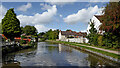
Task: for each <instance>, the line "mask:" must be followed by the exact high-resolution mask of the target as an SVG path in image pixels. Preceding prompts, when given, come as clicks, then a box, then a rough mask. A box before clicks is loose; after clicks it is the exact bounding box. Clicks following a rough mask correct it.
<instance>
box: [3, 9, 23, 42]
mask: <svg viewBox="0 0 120 68" xmlns="http://www.w3.org/2000/svg"><path fill="white" fill-rule="evenodd" d="M2 33H3V34H4V35H5V36H6V37H7V38H10V39H11V40H13V39H14V37H19V36H20V35H21V29H20V21H19V20H18V19H17V17H16V14H15V13H14V9H13V8H11V9H9V10H8V11H7V13H6V15H5V17H4V18H3V19H2Z"/></svg>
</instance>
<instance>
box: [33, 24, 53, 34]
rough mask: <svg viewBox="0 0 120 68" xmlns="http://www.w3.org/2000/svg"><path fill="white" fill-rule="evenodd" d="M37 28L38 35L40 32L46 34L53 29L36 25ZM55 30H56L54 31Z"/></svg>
mask: <svg viewBox="0 0 120 68" xmlns="http://www.w3.org/2000/svg"><path fill="white" fill-rule="evenodd" d="M35 28H36V29H37V30H38V33H40V32H46V31H48V30H50V29H52V28H48V27H45V26H44V25H35ZM52 30H55V29H52Z"/></svg>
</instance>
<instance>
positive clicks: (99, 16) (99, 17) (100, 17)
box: [94, 15, 103, 23]
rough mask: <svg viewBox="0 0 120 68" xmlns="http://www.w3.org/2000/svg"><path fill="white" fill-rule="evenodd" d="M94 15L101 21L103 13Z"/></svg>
mask: <svg viewBox="0 0 120 68" xmlns="http://www.w3.org/2000/svg"><path fill="white" fill-rule="evenodd" d="M94 16H95V17H96V18H97V19H98V20H99V21H100V22H101V23H102V17H103V15H94Z"/></svg>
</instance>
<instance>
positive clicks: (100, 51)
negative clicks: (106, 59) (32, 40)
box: [47, 40, 120, 59]
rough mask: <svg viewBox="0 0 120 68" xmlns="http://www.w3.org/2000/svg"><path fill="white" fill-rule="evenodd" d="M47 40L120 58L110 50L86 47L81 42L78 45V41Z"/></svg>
mask: <svg viewBox="0 0 120 68" xmlns="http://www.w3.org/2000/svg"><path fill="white" fill-rule="evenodd" d="M47 42H53V43H62V44H65V45H74V46H78V47H81V48H84V49H88V50H91V51H94V52H98V53H101V54H103V55H106V56H110V57H113V58H116V59H120V55H117V54H114V53H110V52H106V51H102V50H98V49H94V48H90V47H86V46H80V44H79V45H78V43H72V42H65V41H51V40H47ZM87 46H88V45H87Z"/></svg>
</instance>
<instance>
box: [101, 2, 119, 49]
mask: <svg viewBox="0 0 120 68" xmlns="http://www.w3.org/2000/svg"><path fill="white" fill-rule="evenodd" d="M104 13H105V14H104V15H103V17H102V25H101V27H100V29H101V30H103V31H105V33H104V35H103V45H104V46H107V47H109V48H120V2H110V3H109V4H107V6H106V7H105V10H104Z"/></svg>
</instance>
